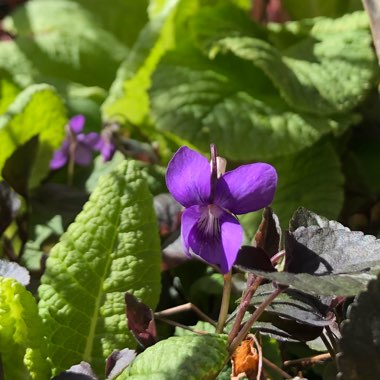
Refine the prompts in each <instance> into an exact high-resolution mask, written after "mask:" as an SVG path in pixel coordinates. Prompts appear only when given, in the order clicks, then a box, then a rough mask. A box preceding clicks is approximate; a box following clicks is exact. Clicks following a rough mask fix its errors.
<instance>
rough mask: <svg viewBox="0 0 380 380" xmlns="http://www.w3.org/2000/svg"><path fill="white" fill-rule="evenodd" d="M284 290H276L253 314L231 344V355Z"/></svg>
mask: <svg viewBox="0 0 380 380" xmlns="http://www.w3.org/2000/svg"><path fill="white" fill-rule="evenodd" d="M283 291H284V288H277V289H275V290H274V291H273V292H272V293H271V294H270V295H269V296H268V297H267V298H266V299H265V300H264V301H263V302H262V304H261V305H260V306H259V307H258V308H257V309H256V310H255V311H254V312H253V314H252V315H251V317H250V318H249V319H248V321H247V322H246V323H245V324H244V326H243V327H242V329H241V330H240V332H239V333H238V335H237V336H236V337H235V338H234V340H233V341H232V343H231V344H230V347H229V351H230V353H232V352H234V351H235V350H236V348H237V347H238V346H239V344H240V343H241V342H242V341H243V340H244V338H245V337H246V336H247V334H248V333H249V331H250V330H251V328H252V326H253V324H254V323H255V322H256V321H257V320H258V319H259V318H260V316H261V314H262V313H263V312H264V310H265V309H266V308H267V306H268V305H270V304H271V303H272V302H273V300H274V299H275V298H276V297H277V296H278V295H279V294H281V293H282V292H283Z"/></svg>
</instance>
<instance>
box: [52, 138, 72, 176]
mask: <svg viewBox="0 0 380 380" xmlns="http://www.w3.org/2000/svg"><path fill="white" fill-rule="evenodd" d="M68 159H69V142H68V140H64V141H63V143H62V147H61V149H58V150H56V151H55V152H54V155H53V158H52V159H51V161H50V169H52V170H57V169H60V168H62V167H63V166H65V165H66V163H67V161H68Z"/></svg>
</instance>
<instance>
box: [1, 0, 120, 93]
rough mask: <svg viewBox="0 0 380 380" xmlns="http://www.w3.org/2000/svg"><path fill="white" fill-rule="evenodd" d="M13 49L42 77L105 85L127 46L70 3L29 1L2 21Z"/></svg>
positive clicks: (56, 0) (51, 0)
mask: <svg viewBox="0 0 380 380" xmlns="http://www.w3.org/2000/svg"><path fill="white" fill-rule="evenodd" d="M4 29H6V30H7V31H10V32H11V33H14V34H16V35H17V39H16V42H17V47H18V49H19V50H20V51H21V52H22V53H23V55H24V56H25V57H27V59H30V61H32V62H33V64H34V65H36V67H38V70H39V71H40V72H42V73H43V74H44V75H49V76H56V77H62V78H65V79H66V80H67V79H69V80H72V81H76V82H78V83H83V84H86V85H100V86H104V87H108V86H109V85H110V83H111V81H112V80H113V77H114V72H115V70H116V69H117V67H118V65H119V63H120V62H121V61H122V60H123V58H124V57H125V55H126V53H127V48H126V47H125V46H124V45H123V44H121V42H120V41H118V40H117V39H116V38H115V37H114V36H113V35H112V34H110V33H109V32H107V31H106V30H104V29H103V28H102V27H101V26H99V23H98V22H97V20H96V19H95V18H94V17H93V15H91V13H90V12H88V11H87V10H85V9H84V8H83V7H81V6H80V5H79V4H77V3H75V2H72V1H69V0H44V1H30V2H27V3H25V4H24V5H23V6H21V7H19V8H17V9H16V10H15V12H13V13H12V14H11V15H9V16H8V17H7V18H6V19H5V20H4Z"/></svg>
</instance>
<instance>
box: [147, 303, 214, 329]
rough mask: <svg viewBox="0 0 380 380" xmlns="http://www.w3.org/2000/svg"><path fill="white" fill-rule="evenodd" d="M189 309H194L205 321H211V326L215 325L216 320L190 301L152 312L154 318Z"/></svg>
mask: <svg viewBox="0 0 380 380" xmlns="http://www.w3.org/2000/svg"><path fill="white" fill-rule="evenodd" d="M190 310H191V311H194V312H195V313H196V314H198V315H199V316H200V317H201V318H202V319H203V320H205V321H206V322H208V323H211V324H212V325H213V326H216V322H215V321H214V320H213V319H211V318H210V317H209V316H208V315H207V314H205V313H204V312H203V311H202V310H200V309H199V308H198V307H197V306H195V305H193V304H192V303H191V302H188V303H185V304H183V305H179V306H175V307H171V308H169V309H166V310H161V311H157V312H156V313H154V316H155V317H156V318H165V317H168V316H170V315H174V314H178V313H183V312H185V311H190Z"/></svg>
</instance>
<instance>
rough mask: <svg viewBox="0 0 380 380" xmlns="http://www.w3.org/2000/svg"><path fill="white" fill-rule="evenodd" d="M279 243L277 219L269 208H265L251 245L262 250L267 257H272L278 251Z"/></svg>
mask: <svg viewBox="0 0 380 380" xmlns="http://www.w3.org/2000/svg"><path fill="white" fill-rule="evenodd" d="M280 242H281V227H280V223H279V221H278V217H277V215H276V214H275V213H273V210H272V209H271V208H270V207H266V208H265V209H264V211H263V217H262V220H261V223H260V226H259V228H258V230H257V232H256V235H255V238H254V244H253V245H254V246H256V247H259V248H261V249H263V250H264V251H265V252H266V254H267V255H268V256H269V257H272V256H274V255H275V254H276V253H277V252H278V251H279V250H280Z"/></svg>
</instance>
